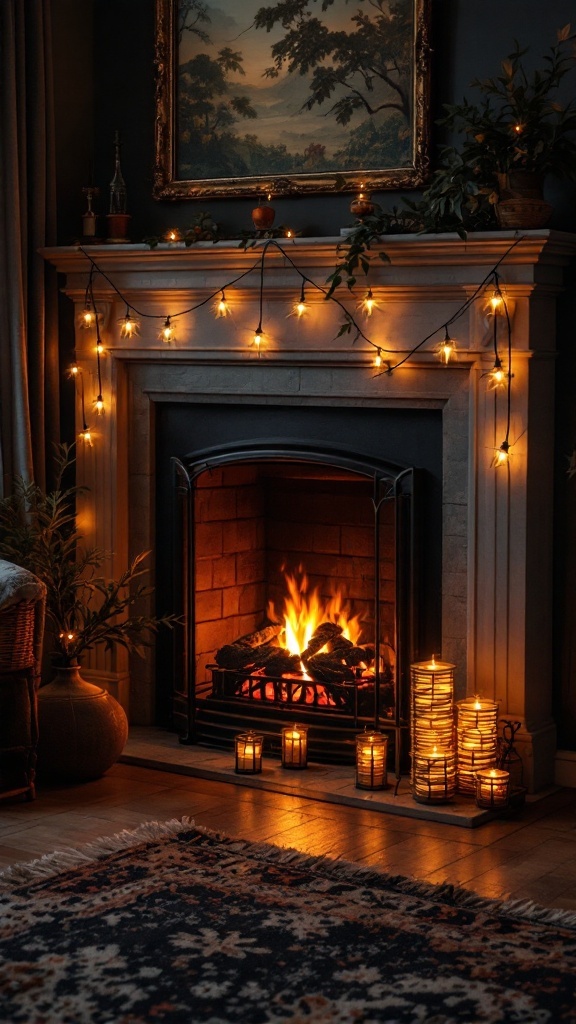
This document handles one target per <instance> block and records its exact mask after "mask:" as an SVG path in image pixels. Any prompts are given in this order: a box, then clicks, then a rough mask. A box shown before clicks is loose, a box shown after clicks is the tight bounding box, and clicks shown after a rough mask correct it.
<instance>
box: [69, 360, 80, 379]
mask: <svg viewBox="0 0 576 1024" xmlns="http://www.w3.org/2000/svg"><path fill="white" fill-rule="evenodd" d="M79 373H80V367H79V366H78V363H72V366H69V367H68V377H69V378H71V379H74V378H75V377H77V376H78V374H79Z"/></svg>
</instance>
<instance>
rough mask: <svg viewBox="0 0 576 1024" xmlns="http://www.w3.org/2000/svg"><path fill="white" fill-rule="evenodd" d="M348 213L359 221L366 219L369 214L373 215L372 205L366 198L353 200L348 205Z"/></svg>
mask: <svg viewBox="0 0 576 1024" xmlns="http://www.w3.org/2000/svg"><path fill="white" fill-rule="evenodd" d="M350 213H353V214H354V216H355V217H358V219H359V220H360V219H361V218H362V217H368V216H369V214H371V213H374V203H372V202H371V201H370V199H366V198H362V199H360V198H359V197H358V198H356V199H353V200H352V202H351V203H350Z"/></svg>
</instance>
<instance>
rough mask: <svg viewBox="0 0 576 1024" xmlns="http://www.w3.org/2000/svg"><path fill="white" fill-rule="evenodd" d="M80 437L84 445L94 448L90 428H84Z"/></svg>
mask: <svg viewBox="0 0 576 1024" xmlns="http://www.w3.org/2000/svg"><path fill="white" fill-rule="evenodd" d="M78 437H79V438H80V440H81V441H82V443H83V444H85V445H88V447H89V448H92V447H93V444H92V432H91V431H90V429H89V427H84V430H81V431H80V433H79V434H78Z"/></svg>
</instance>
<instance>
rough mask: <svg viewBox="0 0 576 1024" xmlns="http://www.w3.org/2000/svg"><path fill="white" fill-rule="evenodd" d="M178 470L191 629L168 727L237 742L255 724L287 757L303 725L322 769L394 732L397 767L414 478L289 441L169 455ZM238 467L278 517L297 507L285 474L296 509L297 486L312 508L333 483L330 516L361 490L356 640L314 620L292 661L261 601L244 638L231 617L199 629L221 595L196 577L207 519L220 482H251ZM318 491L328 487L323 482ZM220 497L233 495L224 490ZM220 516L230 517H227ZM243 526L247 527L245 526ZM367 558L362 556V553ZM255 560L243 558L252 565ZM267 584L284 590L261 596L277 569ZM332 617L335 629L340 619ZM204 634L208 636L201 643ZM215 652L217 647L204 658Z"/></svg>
mask: <svg viewBox="0 0 576 1024" xmlns="http://www.w3.org/2000/svg"><path fill="white" fill-rule="evenodd" d="M172 463H173V467H174V480H175V488H174V494H175V502H174V508H175V520H174V539H175V550H174V567H175V572H174V579H175V591H176V592H175V600H174V605H175V607H176V608H177V609H178V610H179V612H180V613H181V614H182V617H183V621H184V623H185V625H184V629H183V631H182V632H178V633H176V634H175V651H174V666H175V670H174V680H173V709H174V725H175V728H176V729H177V730H178V732H179V733H180V738H181V741H182V742H185V743H196V742H199V743H206V744H210V745H215V746H231V744H232V738H233V736H234V734H235V733H236V732H237V731H239V730H242V729H244V728H246V726H247V725H248V724H250V725H251V726H254V727H257V728H258V730H259V731H262V732H263V733H264V736H265V743H266V746H267V749H268V751H269V752H272V753H273V752H276V751H277V750H278V749H279V737H280V732H281V729H282V727H283V726H284V725H286V723H287V722H290V721H292V720H294V721H300V722H306V723H307V724H308V725H309V728H310V733H309V744H310V756H312V757H316V759H317V760H323V761H326V762H334V761H336V762H350V761H352V760H353V757H354V738H355V735H356V734H357V732H358V730H359V729H362V728H363V727H364V726H367V727H370V728H372V727H376V728H379V729H383V730H386V731H389V732H390V733H391V734H392V736H391V740H393V742H392V743H391V749H392V750H393V751H394V755H393V756H394V757H395V760H396V765H397V768H398V765H399V759H400V757H401V751H402V747H403V743H405V739H404V738H405V736H406V735H407V732H406V731H407V725H408V721H407V719H408V705H409V701H408V693H407V689H408V685H409V664H410V662H411V660H413V657H414V636H415V629H416V612H417V608H418V600H417V585H416V581H417V577H418V565H417V562H418V558H417V550H418V544H417V537H418V530H417V528H416V522H415V509H416V507H417V504H418V502H417V494H416V490H417V486H418V474H417V472H416V471H415V470H414V469H413V468H402V467H399V466H395V465H390V464H387V463H383V462H377V461H375V460H373V459H370V460H369V461H368V460H366V459H365V458H363V457H362V456H360V455H357V454H356V453H353V452H349V451H347V450H343V449H341V448H335V447H331V446H327V445H323V446H322V447H315V446H311V445H310V446H307V445H303V444H301V443H298V444H291V443H289V442H287V441H281V442H279V441H271V442H269V443H265V442H264V443H263V442H261V441H259V442H257V443H254V444H253V445H252V444H245V443H243V444H241V445H240V444H239V445H237V446H234V445H227V446H226V448H225V449H219V448H211V449H209V450H205V451H202V452H198V453H195V454H194V455H193V456H190V458H187V459H183V460H180V459H173V460H172ZM242 467H249V471H250V473H251V474H252V475H251V477H250V478H251V479H254V478H256V477H258V479H260V480H262V479H264V480H265V481H266V485H265V486H264V491H265V492H266V493H268V494H269V493H270V492H272V493H273V494H274V496H275V498H276V500H275V501H274V502H272V504H273V505H274V507H275V508H277V506H278V504H280V505H281V506H282V507H283V508H285V507H286V505H291V504H292V502H291V501H290V500H288V501H284V502H278V500H277V498H278V481H282V480H284V479H285V478H286V477H289V478H290V481H291V490H290V495H291V496H292V498H294V503H296V491H297V489H298V487H297V486H296V485H294V483H293V481H296V482H297V483H299V484H300V485H302V486H304V487H305V488H307V489H306V490H305V494H306V501H303V502H302V507H303V508H304V509H306V507H307V504H308V505H309V506H310V507H312V506H313V505H314V501H315V499H314V493H315V492H314V487H313V485H312V484H309V483H306V481H315V482H316V483H317V482H318V481H324V482H325V481H331V484H330V487H331V490H330V500H329V501H328V504H330V503H332V504H334V512H333V515H334V518H335V520H336V521H337V520H338V516H339V509H341V508H342V507H348V508H350V507H352V508H354V507H355V506H354V502H351V500H350V499H348V505H347V506H343V505H342V503H340V504H339V492H338V488H339V487H340V486H341V487H342V491H343V493H344V492H345V491H346V488H348V490H349V489H350V487H351V486H352V485H351V482H355V481H357V482H360V483H361V493H362V495H363V498H362V505H361V504H360V499H358V502H357V506H356V507H357V508H358V509H359V510H360V508H362V524H363V525H362V527H360V526H358V527H357V528H356V529H355V528H354V523H352V524H351V526H350V528H349V534H347V536H348V538H349V540H348V546H349V547H350V548H351V550H352V551H353V550H354V541H355V539H356V540H357V535H360V534H362V535H363V536H364V538H365V541H364V542H365V545H366V543H367V540H366V538H367V536H368V534H369V536H370V538H371V539H370V541H369V548H370V551H371V554H370V558H369V562H370V566H371V568H370V571H365V573H364V575H365V577H366V579H367V580H370V585H369V588H368V591H367V592H366V593H365V599H364V606H365V607H364V620H365V621H364V624H363V625H364V632H363V634H362V637H361V639H352V640H351V639H347V638H346V636H345V631H343V629H342V627H341V626H340V625H338V622H337V621H331V622H328V621H324V622H323V621H320V623H319V625H317V627H316V631H315V632H313V633H312V636H311V638H310V637H309V639H308V641H307V647H306V649H305V650H304V651H303V652H302V653H301V654H299V655H298V656H295V655H294V654H293V653H290V650H288V649H286V648H283V647H282V646H281V641H282V638H283V634H284V629H283V627H282V623H281V621H279V620H280V617H279V616H277V615H275V614H274V613H275V611H276V609H275V607H274V603H273V602H270V601H269V602H268V603H267V602H266V601H265V600H264V601H263V603H262V604H261V606H260V607H261V610H260V615H261V620H260V621H258V619H257V617H253V619H252V620H249V619H248V618H246V617H245V618H241V617H239V618H238V617H237V621H240V622H247V621H251V622H252V625H253V628H252V629H251V630H249V632H248V633H246V634H244V635H240V636H235V635H234V634H233V635H232V636H229V635H228V636H227V634H226V631H227V630H228V632H229V630H230V628H231V626H230V621H223V620H222V621H219V620H218V619H217V618H216V619H215V620H214V619H213V620H211V621H210V622H209V623H207V622H202V618H203V616H204V609H205V608H206V607H207V601H209V602H211V604H212V606H214V605H215V603H216V602H215V595H214V593H213V592H210V591H208V592H206V590H205V589H204V590H203V589H201V588H202V587H204V588H205V586H206V584H205V582H204V583H202V582H201V580H200V577H201V576H202V571H201V569H199V566H200V567H201V566H203V565H204V568H205V566H206V563H207V562H209V561H210V559H207V558H206V549H205V544H206V543H207V542H208V540H209V538H210V536H211V530H210V526H211V524H210V523H209V522H208V523H207V522H206V521H205V518H206V517H205V512H204V511H203V510H205V508H206V507H208V508H209V507H210V504H212V505H213V506H214V507H216V506H221V505H223V500H222V493H221V492H220V491H217V490H214V489H212V490H210V488H209V487H208V486H207V485H208V484H210V485H212V483H213V487H216V486H217V484H218V481H221V480H224V481H228V484H230V483H234V481H241V482H245V479H247V477H242V475H241V470H242ZM271 480H272V481H273V482H274V483H273V485H272V486H271V484H270V481H271ZM302 481H304V484H303V483H302ZM340 482H342V483H341V484H340ZM260 486H261V487H262V485H260ZM322 489H323V490H324V491H326V484H325V483H324V484H323V488H322ZM248 491H249V488H247V487H244V488H243V492H242V493H243V495H244V501H245V500H246V494H247V493H248ZM226 493H227V494H228V495H230V486H228V488H227V491H226ZM208 497H209V498H210V501H208ZM325 504H326V501H325ZM237 505H238V501H236V502H234V501H232V500H230V499H229V500H228V506H227V507H229V508H230V509H231V510H232V512H233V510H234V508H236V507H237ZM214 514H217V515H220V516H225V515H226V512H225V511H218V512H217V513H214ZM244 514H245V513H244ZM310 514H311V515H312V513H310ZM275 515H276V516H277V515H278V513H277V512H275ZM352 518H354V517H352ZM221 526H222V520H220V527H221ZM243 526H244V529H245V528H246V519H244V520H243ZM368 527H369V528H368ZM338 528H340V527H338ZM237 529H238V525H237V524H236V523H234V522H232V521H231V520H230V519H227V520H226V521H225V526H224V536H225V537H230V536H232V535H233V534H234V532H235V531H236V530H237ZM263 529H266V528H265V527H263ZM275 529H276V532H278V530H277V521H274V522H273V523H272V525H271V526H270V527H269V531H270V533H272V534H274V530H275ZM284 529H285V525H284ZM295 529H296V530H297V532H299V533H300V534H305V533H306V532H307V531H306V528H305V526H304V525H303V524H302V522H299V523H298V524H297V526H296V527H295ZM335 529H336V527H330V526H325V525H323V526H322V528H320V527H318V526H316V527H315V531H316V533H318V532H320V533H321V534H326V533H329V532H330V530H335ZM308 532H310V530H308ZM212 533H214V531H212ZM350 538H351V539H350ZM323 541H325V537H323ZM254 543H255V545H256V546H258V544H259V542H257V541H255V542H254ZM272 546H273V544H272ZM276 546H277V545H276ZM324 546H325V547H326V546H329V545H326V544H325V543H324ZM363 554H364V555H366V554H367V550H366V548H365V550H364V552H363ZM247 557H249V556H247V555H243V561H244V562H246V559H247ZM278 557H279V553H278V551H274V552H272V555H271V553H270V551H269V550H267V553H266V556H265V558H264V561H263V564H264V563H265V564H266V565H267V566H270V564H271V562H273V561H274V558H278ZM310 557H311V560H312V561H313V556H310ZM237 560H238V559H237ZM216 561H218V560H216ZM316 561H317V562H320V561H321V562H322V563H323V564H324V565H326V564H328V565H330V564H331V563H330V561H329V556H327V555H325V556H316ZM385 562H386V563H387V571H386V573H384V569H383V567H384V563H385ZM367 563H368V558H366V557H364V558H363V559H360V558H353V557H351V560H350V561H349V562H344V561H343V560H342V559H339V558H338V557H337V556H336V555H335V556H333V566H334V576H335V577H338V576H339V574H341V572H342V566H343V565H346V566H347V567H348V568H347V569H346V571H347V572H349V573H352V574H353V573H354V572H355V571H356V569H357V567H358V566H364V567H365V566H366V564H367ZM218 564H220V562H219V561H218ZM271 576H274V577H275V579H276V583H275V584H272V583H270V584H269V585H268V584H265V589H266V592H267V593H268V590H269V589H271V590H272V592H273V593H274V586H276V590H277V589H278V581H277V577H278V572H276V573H275V574H274V573H271ZM334 582H336V583H337V582H338V579H337V578H336V579H335V581H334ZM257 586H260V584H258V585H256V584H250V586H248V587H245V588H244V590H250V588H252V590H254V589H255V588H256V587H257ZM294 586H295V584H294ZM243 592H244V591H243ZM226 593H227V595H228V598H229V597H230V594H232V596H234V595H233V589H232V588H229V589H228V591H227V592H226ZM363 593H364V592H363ZM228 603H230V601H229V600H228ZM270 608H272V609H273V611H272V613H271V612H270ZM368 609H369V610H368ZM212 614H213V613H212ZM255 614H256V613H255ZM271 614H272V617H271ZM204 617H205V616H204ZM332 619H333V620H336V616H335V615H333V616H332ZM275 620H278V621H275ZM234 621H236V620H234ZM208 626H210V627H211V629H212V634H211V638H210V640H209V641H208V642H206V640H205V639H204V638H205V637H206V636H207V635H209V630H208ZM364 633H366V634H367V635H364ZM210 644H212V647H213V650H212V651H211V652H210V651H209V654H208V655H206V653H205V652H206V647H207V645H208V647H210ZM210 653H211V654H212V656H211V657H210Z"/></svg>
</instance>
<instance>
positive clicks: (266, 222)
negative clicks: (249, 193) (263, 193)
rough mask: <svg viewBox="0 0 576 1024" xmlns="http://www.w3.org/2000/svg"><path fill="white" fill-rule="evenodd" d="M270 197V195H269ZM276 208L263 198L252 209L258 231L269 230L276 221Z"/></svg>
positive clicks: (253, 219) (253, 221)
mask: <svg viewBox="0 0 576 1024" xmlns="http://www.w3.org/2000/svg"><path fill="white" fill-rule="evenodd" d="M268 199H270V196H268ZM275 216H276V210H275V209H274V207H273V206H269V205H268V204H267V203H265V202H264V201H263V200H261V201H260V202H259V203H258V206H255V207H254V209H253V210H252V223H253V225H254V227H255V228H256V230H257V231H269V230H270V228H271V227H272V225H273V223H274V218H275Z"/></svg>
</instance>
